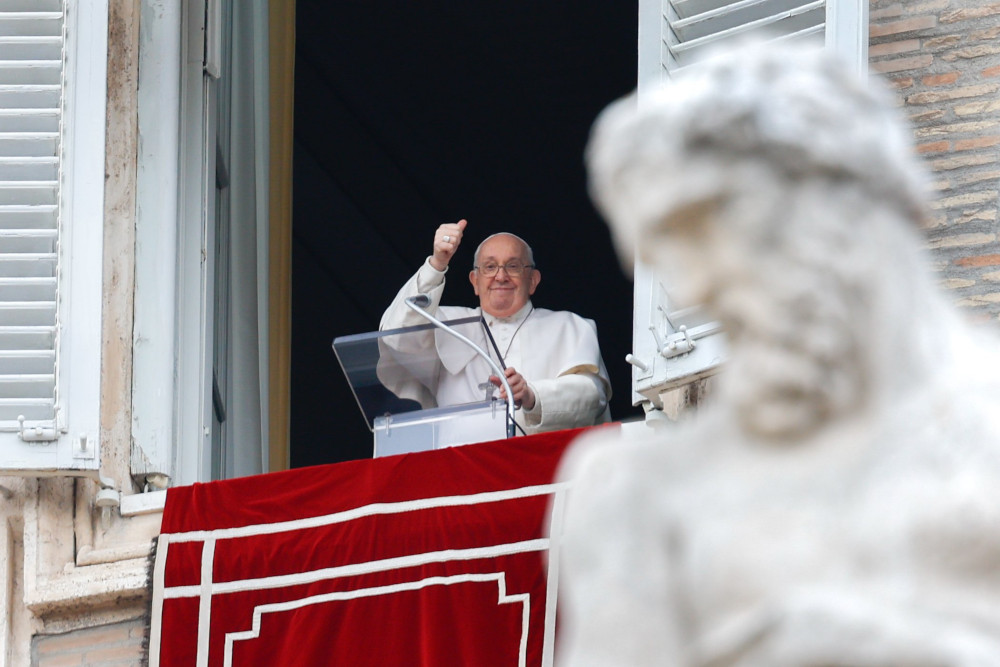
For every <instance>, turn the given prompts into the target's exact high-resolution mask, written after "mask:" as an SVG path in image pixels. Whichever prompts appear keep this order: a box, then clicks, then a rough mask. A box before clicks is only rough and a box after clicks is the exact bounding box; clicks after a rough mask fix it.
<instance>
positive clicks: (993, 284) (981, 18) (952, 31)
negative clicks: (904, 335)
mask: <svg viewBox="0 0 1000 667" xmlns="http://www.w3.org/2000/svg"><path fill="white" fill-rule="evenodd" d="M870 12H871V15H870V16H871V24H870V52H869V58H870V62H871V65H872V69H874V70H875V71H878V72H881V73H883V74H884V75H885V76H886V77H887V78H888V79H889V80H890V82H891V83H892V84H893V85H894V86H895V88H896V90H897V91H898V93H899V95H900V98H901V100H902V104H903V105H904V108H905V110H906V113H907V115H908V116H909V118H910V120H911V122H912V123H913V125H914V131H915V134H916V143H917V147H918V151H919V152H920V153H921V154H922V155H923V157H924V158H925V159H926V160H927V162H928V164H929V166H930V168H931V170H932V173H933V187H934V189H935V191H936V196H937V201H936V202H935V203H934V205H933V214H932V218H931V221H930V228H929V229H928V230H927V234H928V247H929V248H930V250H931V252H932V259H933V260H934V262H935V267H936V268H937V269H938V270H939V272H940V275H941V280H942V284H943V285H944V286H945V287H946V288H948V289H949V290H951V292H950V293H951V294H953V295H954V299H953V301H954V302H955V303H956V304H957V305H959V306H960V307H962V308H964V309H966V312H967V313H968V314H970V315H971V316H972V318H973V319H976V320H990V321H993V322H996V321H997V320H998V319H1000V318H998V314H1000V238H998V237H1000V233H998V229H1000V227H998V219H997V209H998V205H997V204H998V182H1000V2H989V0H925V1H921V0H872V1H871V3H870Z"/></svg>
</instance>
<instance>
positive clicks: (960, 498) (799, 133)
mask: <svg viewBox="0 0 1000 667" xmlns="http://www.w3.org/2000/svg"><path fill="white" fill-rule="evenodd" d="M908 136H909V133H908V130H907V129H906V128H905V126H904V125H903V123H902V122H900V120H899V119H898V117H897V112H896V109H895V107H894V105H893V104H892V102H891V101H890V97H889V95H888V93H887V92H885V91H884V90H883V88H881V87H880V86H879V85H878V82H872V83H869V84H868V85H866V84H865V83H864V82H862V81H860V80H859V78H858V77H857V75H856V74H854V73H852V72H850V71H848V69H847V68H846V67H843V66H842V65H841V64H840V63H838V62H835V61H834V60H832V58H831V56H829V55H827V54H824V53H823V52H821V51H818V50H808V49H806V48H804V47H801V48H800V47H794V46H788V45H786V46H777V47H776V46H773V45H772V46H768V45H757V46H751V47H745V48H744V49H743V50H741V51H740V52H739V53H738V54H730V55H721V56H719V57H717V58H716V59H714V60H712V61H710V62H708V63H706V64H704V65H701V66H700V67H699V68H697V69H695V70H693V71H691V73H690V74H688V75H681V76H679V77H677V78H675V79H674V80H673V81H672V82H671V84H670V85H669V86H667V87H665V88H663V89H662V90H659V91H658V92H656V93H654V94H652V95H650V96H648V97H644V99H643V100H642V102H641V103H639V104H637V103H636V100H635V99H632V98H630V99H626V100H623V101H620V102H617V103H615V104H614V105H612V106H611V107H609V108H608V109H607V110H606V111H605V112H604V113H603V114H602V115H601V117H600V118H599V119H598V121H597V123H596V125H595V128H594V131H593V134H592V138H591V142H590V145H589V147H588V155H587V158H588V167H589V170H590V178H591V190H592V193H593V196H594V198H595V201H596V202H597V203H598V205H599V207H600V208H601V210H602V212H603V213H604V214H605V216H606V217H607V219H608V220H609V222H610V224H611V226H612V229H613V232H614V235H615V237H616V241H617V242H618V247H619V249H620V251H621V255H622V256H623V259H624V260H629V259H630V258H631V254H632V252H633V249H638V253H639V257H640V258H641V259H642V260H643V261H644V262H645V263H648V264H649V265H651V266H652V267H654V268H655V269H656V270H657V271H659V272H660V273H661V274H662V275H663V277H664V283H665V284H667V285H669V287H670V289H671V296H672V297H673V298H674V299H675V300H678V301H680V302H681V303H680V304H679V305H682V306H683V305H685V303H684V302H686V303H687V304H694V303H701V304H704V305H705V306H707V307H708V308H709V309H710V310H711V311H712V312H713V314H714V316H715V317H717V318H718V319H719V320H720V321H721V322H722V324H723V325H724V328H725V330H726V332H727V336H728V345H729V353H730V361H729V363H728V365H727V367H726V368H725V369H724V370H723V371H722V373H720V375H719V376H718V384H717V393H716V396H715V398H714V401H713V402H712V403H710V404H709V405H707V406H705V407H702V408H700V412H699V413H698V414H697V415H696V417H695V418H694V419H692V420H691V421H689V422H687V423H683V424H680V425H677V426H676V427H673V429H672V430H671V431H670V432H669V433H667V434H663V432H662V431H658V432H655V433H654V432H653V431H651V435H649V436H648V437H647V439H645V440H634V439H633V440H629V439H624V438H621V437H620V436H619V437H617V438H616V437H615V436H609V435H603V436H602V435H600V434H597V435H593V436H591V438H590V439H589V440H583V441H581V442H580V443H579V444H578V445H576V446H574V448H573V450H572V451H571V453H570V456H569V459H568V461H567V463H566V464H565V471H564V472H565V474H566V475H567V476H568V477H569V478H571V479H573V480H574V486H573V490H572V492H571V497H570V502H569V505H568V507H567V513H566V526H567V532H566V535H565V540H564V542H563V545H562V565H561V572H562V576H563V580H562V583H563V585H562V587H561V589H560V615H561V621H560V623H561V627H560V640H559V642H560V643H559V645H558V649H557V653H556V656H557V661H558V663H559V664H560V665H564V666H572V667H587V666H591V665H622V666H629V667H641V666H643V665H684V666H689V665H690V666H698V667H709V666H711V667H725V666H737V665H738V666H740V667H750V666H753V667H758V666H760V667H791V666H806V665H809V666H817V667H818V666H832V665H838V666H852V667H874V666H879V667H889V666H892V667H910V666H913V667H916V666H920V667H925V666H926V667H931V666H952V665H969V666H971V665H977V666H978V665H1000V380H998V375H1000V373H998V369H1000V363H998V354H997V350H998V349H1000V346H998V345H997V343H996V341H993V340H980V339H979V336H982V335H984V334H982V333H980V332H977V331H974V330H972V329H971V328H968V327H966V326H965V325H964V324H963V323H962V322H961V321H960V319H959V317H958V316H957V315H956V314H955V313H954V312H953V311H952V310H951V308H950V307H949V306H948V305H947V303H946V301H945V299H944V298H943V297H942V296H941V295H940V294H939V293H938V289H937V286H936V285H935V280H934V278H933V276H932V275H931V274H930V272H929V270H928V269H927V268H926V267H925V260H924V259H923V257H922V256H921V252H922V245H923V240H922V236H921V232H920V227H921V225H922V223H923V220H924V212H925V207H926V202H925V197H924V194H923V192H924V188H923V177H922V175H921V172H920V169H919V168H918V166H917V162H916V161H915V158H913V157H912V156H911V155H912V150H911V148H910V144H909V140H908V138H907V137H908Z"/></svg>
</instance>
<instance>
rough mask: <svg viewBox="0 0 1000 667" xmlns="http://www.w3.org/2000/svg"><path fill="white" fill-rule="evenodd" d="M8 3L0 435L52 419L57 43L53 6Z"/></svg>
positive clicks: (0, 41)
mask: <svg viewBox="0 0 1000 667" xmlns="http://www.w3.org/2000/svg"><path fill="white" fill-rule="evenodd" d="M12 4H15V5H16V6H20V7H21V8H22V9H21V11H6V12H3V13H0V422H2V426H3V427H4V428H6V429H10V428H13V427H15V426H16V425H17V423H18V422H17V420H18V417H19V416H23V417H24V418H25V419H27V420H28V421H30V422H38V421H48V422H51V421H52V420H54V418H55V404H56V382H55V375H56V349H55V343H56V281H57V276H58V271H57V268H58V267H57V264H58V260H57V255H56V250H57V244H58V226H59V207H58V196H59V121H60V106H61V101H62V45H63V40H62V23H63V22H62V10H61V7H60V1H59V0H23V1H22V2H18V3H11V2H7V3H6V5H7V7H3V8H4V9H9V6H10V5H12ZM29 4H30V5H31V7H30V10H29V8H28V5H29ZM2 6H3V5H2V4H0V7H2Z"/></svg>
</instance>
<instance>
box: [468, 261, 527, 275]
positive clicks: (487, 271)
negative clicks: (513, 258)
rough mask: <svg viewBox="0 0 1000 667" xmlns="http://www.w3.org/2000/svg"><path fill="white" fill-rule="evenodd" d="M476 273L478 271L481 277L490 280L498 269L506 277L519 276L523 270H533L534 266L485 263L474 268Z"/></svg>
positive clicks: (519, 263) (516, 263)
mask: <svg viewBox="0 0 1000 667" xmlns="http://www.w3.org/2000/svg"><path fill="white" fill-rule="evenodd" d="M474 268H475V269H476V271H479V273H481V274H482V275H484V276H486V277H487V278H492V277H493V276H495V275H496V274H497V273H498V272H499V271H500V269H503V270H504V271H505V272H506V273H507V275H508V276H519V275H521V274H522V273H523V272H524V270H525V269H533V268H535V265H534V264H522V263H521V262H507V263H506V264H497V263H496V262H487V263H486V264H483V265H482V266H476V267H474Z"/></svg>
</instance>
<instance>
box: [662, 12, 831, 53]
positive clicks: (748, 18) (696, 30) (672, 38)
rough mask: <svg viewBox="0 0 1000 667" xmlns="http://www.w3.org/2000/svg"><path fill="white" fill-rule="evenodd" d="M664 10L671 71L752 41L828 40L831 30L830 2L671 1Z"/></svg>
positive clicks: (665, 33)
mask: <svg viewBox="0 0 1000 667" xmlns="http://www.w3.org/2000/svg"><path fill="white" fill-rule="evenodd" d="M663 9H664V12H663V21H664V23H665V26H664V30H663V34H664V36H665V38H664V45H665V47H666V51H667V57H666V61H667V63H666V66H667V69H668V70H674V69H677V68H680V67H684V66H686V65H690V64H691V63H693V62H695V61H696V60H697V59H698V57H699V55H700V53H701V52H703V51H704V50H705V49H706V48H708V47H712V46H714V45H718V44H722V43H725V42H727V41H729V40H732V39H737V38H742V37H747V36H750V35H761V34H765V35H771V36H779V37H806V36H809V35H818V36H819V39H822V35H823V31H824V28H825V25H826V0H666V2H664V5H663Z"/></svg>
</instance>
